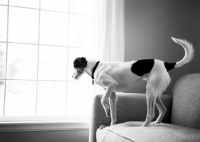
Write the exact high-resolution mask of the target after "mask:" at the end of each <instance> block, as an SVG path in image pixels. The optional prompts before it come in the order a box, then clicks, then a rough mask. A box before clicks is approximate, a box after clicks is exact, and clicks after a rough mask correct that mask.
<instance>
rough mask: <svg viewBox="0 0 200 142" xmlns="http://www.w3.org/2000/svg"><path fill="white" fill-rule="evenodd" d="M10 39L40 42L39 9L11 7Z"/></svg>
mask: <svg viewBox="0 0 200 142" xmlns="http://www.w3.org/2000/svg"><path fill="white" fill-rule="evenodd" d="M9 13H10V15H9V37H8V39H9V41H10V42H21V43H38V25H39V18H38V17H39V10H32V9H26V8H16V7H10V11H9Z"/></svg>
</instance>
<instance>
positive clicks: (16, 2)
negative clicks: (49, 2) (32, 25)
mask: <svg viewBox="0 0 200 142" xmlns="http://www.w3.org/2000/svg"><path fill="white" fill-rule="evenodd" d="M9 4H10V5H12V6H23V7H31V8H39V0H10V1H9Z"/></svg>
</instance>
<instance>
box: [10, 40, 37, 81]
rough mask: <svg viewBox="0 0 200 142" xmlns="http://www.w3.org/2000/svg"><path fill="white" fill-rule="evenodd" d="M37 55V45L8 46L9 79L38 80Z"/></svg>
mask: <svg viewBox="0 0 200 142" xmlns="http://www.w3.org/2000/svg"><path fill="white" fill-rule="evenodd" d="M37 53H38V46H37V45H28V44H11V43H10V44H8V61H7V62H8V65H7V68H8V71H7V78H9V79H36V78H37Z"/></svg>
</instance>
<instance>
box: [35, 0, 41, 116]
mask: <svg viewBox="0 0 200 142" xmlns="http://www.w3.org/2000/svg"><path fill="white" fill-rule="evenodd" d="M40 15H41V0H40V1H39V17H38V18H39V20H38V58H37V82H36V83H37V85H36V102H35V104H36V105H35V116H37V109H38V78H39V58H40V57H39V55H40Z"/></svg>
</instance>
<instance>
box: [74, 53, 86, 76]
mask: <svg viewBox="0 0 200 142" xmlns="http://www.w3.org/2000/svg"><path fill="white" fill-rule="evenodd" d="M86 66H87V60H86V58H84V57H78V58H76V59H75V60H74V74H73V76H72V77H73V78H74V79H79V78H80V77H81V75H82V74H83V72H84V68H85V67H86Z"/></svg>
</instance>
